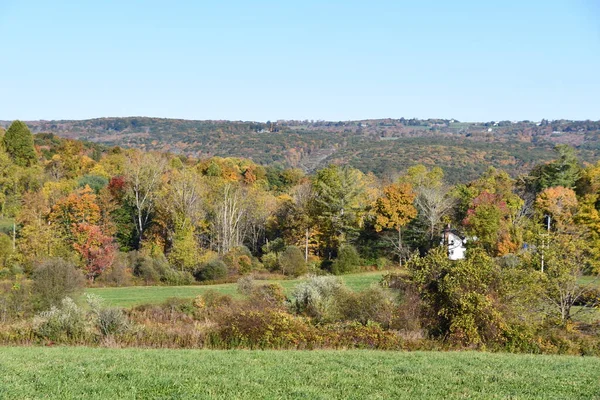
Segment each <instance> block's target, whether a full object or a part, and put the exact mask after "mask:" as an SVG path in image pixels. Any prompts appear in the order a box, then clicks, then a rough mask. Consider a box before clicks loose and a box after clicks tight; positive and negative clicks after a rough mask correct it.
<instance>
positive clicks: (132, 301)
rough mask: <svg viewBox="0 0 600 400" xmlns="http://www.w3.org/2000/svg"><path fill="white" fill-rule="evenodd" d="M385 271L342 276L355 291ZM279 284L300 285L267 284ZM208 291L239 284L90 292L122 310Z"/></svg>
mask: <svg viewBox="0 0 600 400" xmlns="http://www.w3.org/2000/svg"><path fill="white" fill-rule="evenodd" d="M382 274H383V272H380V271H377V272H366V273H361V274H352V275H346V276H343V277H342V279H343V280H344V282H345V283H346V285H347V286H349V287H350V288H352V289H354V290H360V289H364V288H367V287H368V286H369V285H370V284H372V283H374V282H378V281H379V280H380V278H381V275H382ZM264 282H277V283H280V284H281V285H282V286H283V287H284V289H285V290H286V292H287V293H290V291H291V290H292V288H293V287H294V286H295V285H297V284H298V282H300V281H299V280H297V279H296V280H286V281H264ZM207 290H216V291H218V292H220V293H223V294H228V295H232V296H237V295H238V293H237V284H235V283H227V284H222V285H206V286H132V287H120V288H92V289H87V290H86V292H87V293H94V294H97V295H99V296H102V297H103V298H104V299H105V300H106V304H108V305H113V306H120V307H131V306H135V305H138V304H151V303H161V302H163V301H164V300H165V299H167V298H169V297H188V298H189V297H196V296H198V295H200V294H202V293H204V292H206V291H207Z"/></svg>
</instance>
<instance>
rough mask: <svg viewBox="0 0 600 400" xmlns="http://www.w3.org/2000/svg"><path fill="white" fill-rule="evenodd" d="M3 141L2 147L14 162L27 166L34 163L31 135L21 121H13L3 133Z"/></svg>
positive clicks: (34, 156)
mask: <svg viewBox="0 0 600 400" xmlns="http://www.w3.org/2000/svg"><path fill="white" fill-rule="evenodd" d="M3 142H4V148H5V149H6V151H7V152H8V154H10V156H11V158H12V160H13V161H14V163H15V164H17V165H19V166H21V167H29V166H31V165H33V164H35V163H36V161H37V155H36V154H35V148H34V147H33V135H32V134H31V131H30V130H29V128H28V127H27V125H25V124H24V123H23V122H21V121H14V122H13V123H12V124H11V125H10V127H9V128H8V130H7V131H6V133H5V134H4V138H3Z"/></svg>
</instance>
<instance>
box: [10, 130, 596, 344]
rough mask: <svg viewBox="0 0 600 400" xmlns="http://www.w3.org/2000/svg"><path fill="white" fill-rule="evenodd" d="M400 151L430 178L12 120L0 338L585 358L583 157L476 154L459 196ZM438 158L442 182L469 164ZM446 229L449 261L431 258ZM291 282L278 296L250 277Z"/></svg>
mask: <svg viewBox="0 0 600 400" xmlns="http://www.w3.org/2000/svg"><path fill="white" fill-rule="evenodd" d="M114 129H115V130H116V129H117V127H114ZM253 129H254V128H253ZM255 129H259V130H264V129H266V130H267V131H268V133H269V134H278V133H277V132H275V130H276V128H274V125H273V124H270V125H268V126H267V127H266V128H263V127H256V128H255ZM550 129H554V128H550ZM586 129H587V128H586ZM593 129H596V128H593ZM271 131H273V132H271ZM410 140H412V141H414V142H415V143H416V144H418V145H419V146H420V147H421V148H422V149H423V150H422V152H423V153H426V152H428V153H429V155H428V156H429V157H431V158H432V162H433V164H431V165H430V164H429V163H425V164H426V165H425V164H423V163H419V161H421V158H422V156H421V155H420V154H417V155H415V160H414V163H413V162H412V161H413V159H412V158H410V154H409V153H400V154H401V157H402V165H403V168H401V169H399V170H398V171H396V172H395V173H386V174H378V175H377V174H374V173H372V172H363V171H361V170H360V169H357V168H355V167H353V166H351V165H347V164H346V163H344V162H343V160H344V158H342V159H340V160H337V161H338V162H337V163H333V164H329V165H327V166H324V167H321V168H318V169H316V170H315V171H314V172H313V173H310V174H307V173H306V172H305V171H304V170H302V169H301V168H292V167H285V166H284V165H283V164H275V165H260V164H257V163H256V162H254V161H252V160H250V159H246V158H236V157H216V156H213V157H204V158H202V157H201V158H197V157H193V156H189V155H185V154H183V153H172V152H171V153H169V152H157V151H147V150H140V149H135V148H129V149H127V148H122V147H118V146H107V145H104V144H99V143H94V142H90V141H80V140H76V139H69V138H61V137H59V136H56V135H54V134H52V133H36V134H35V135H33V134H32V132H31V131H30V129H29V127H28V126H27V125H26V124H25V123H23V122H21V121H14V122H12V123H11V124H10V125H9V126H8V129H6V130H1V131H0V143H1V144H0V321H1V322H2V327H1V328H0V343H7V344H11V343H13V344H15V343H16V344H21V343H45V342H47V341H52V342H60V343H78V344H82V343H84V344H98V343H105V342H106V341H107V340H110V341H112V342H113V343H118V344H119V345H121V346H150V347H165V346H166V347H168V346H179V347H212V348H233V347H250V348H265V347H267V348H339V347H343V348H347V347H360V348H363V347H368V348H377V349H416V348H418V349H437V348H448V347H451V348H454V347H456V348H465V347H466V348H488V349H498V350H502V351H514V352H536V353H566V354H600V339H599V337H600V336H599V332H600V322H599V319H600V318H599V316H598V305H599V304H600V289H599V285H598V281H597V276H598V273H599V272H600V264H599V260H600V212H599V210H600V162H596V163H587V164H584V163H583V161H582V159H581V158H580V157H579V155H578V152H577V150H576V149H575V148H574V147H572V146H571V145H569V144H564V143H559V144H556V145H554V147H553V149H552V150H550V153H549V154H546V155H545V157H544V156H542V155H540V157H539V158H536V157H535V152H533V153H532V152H530V151H528V150H526V149H525V148H524V149H523V150H522V151H523V152H524V155H523V157H529V159H528V165H531V168H530V169H529V170H528V171H527V172H526V173H523V174H519V175H516V176H515V174H514V172H515V171H514V170H513V171H511V173H510V174H509V173H508V172H506V171H504V170H503V169H501V168H496V167H493V166H490V165H491V164H493V162H492V160H491V159H489V158H487V157H486V156H482V157H481V158H479V159H477V160H472V161H473V162H475V163H476V164H477V165H478V167H477V169H476V170H475V172H476V176H474V174H473V173H472V171H471V172H470V173H469V174H468V175H466V176H468V177H472V178H469V179H468V180H465V179H462V182H458V183H457V181H456V180H455V179H453V180H449V179H448V178H447V176H446V171H445V170H444V169H443V168H441V167H440V166H437V165H435V161H436V160H439V159H440V156H439V155H438V156H435V154H432V153H434V152H437V149H438V146H437V145H436V142H435V141H430V142H431V147H429V150H427V146H426V143H425V142H422V141H421V140H422V139H418V138H411V139H410ZM452 140H454V139H452ZM463 140H465V139H463ZM378 143H382V142H378ZM475 143H479V144H481V143H483V142H475ZM479 144H478V145H479ZM506 145H507V146H509V144H506ZM510 146H512V145H510ZM459 147H460V146H459ZM514 149H515V148H513V147H507V148H506V150H505V151H506V154H507V156H511V157H516V156H515V153H514V151H513V150H514ZM482 151H483V150H482ZM540 151H541V150H540ZM363 152H364V153H365V154H364V156H363V157H364V158H365V159H366V157H370V158H371V159H373V160H374V162H378V161H377V160H381V159H382V158H381V157H380V155H379V154H370V155H369V154H366V153H368V151H367V150H363ZM453 154H459V153H458V150H457V152H456V153H451V155H450V156H449V158H448V159H447V160H446V161H447V162H448V163H452V165H454V164H455V163H457V164H456V165H458V166H460V168H459V167H457V169H456V171H455V173H457V174H460V170H461V168H468V166H464V165H461V164H460V160H457V158H460V157H468V155H466V154H464V153H462V156H460V155H459V156H457V157H455V156H454V155H453ZM546 158H547V160H546ZM539 159H544V160H546V161H543V162H537V160H539ZM444 165H449V164H444ZM388 167H389V166H387V167H386V168H388ZM448 229H452V231H453V232H457V233H458V234H459V235H460V236H461V237H462V238H464V241H465V243H466V247H467V256H466V258H464V259H460V260H456V261H452V260H450V259H449V257H448V243H445V237H446V236H445V232H448ZM375 270H382V271H386V272H385V273H384V274H383V279H382V280H381V282H380V283H379V284H378V285H376V286H373V287H369V288H367V289H364V290H360V291H353V290H349V289H348V288H347V287H345V285H344V284H343V282H342V281H341V280H340V279H339V278H338V277H337V276H339V275H344V274H350V273H356V272H360V271H375ZM297 277H303V278H302V279H303V280H301V281H300V283H299V284H298V285H297V286H296V287H295V288H294V289H293V291H292V293H291V294H286V293H285V292H284V291H283V290H282V287H281V285H279V284H277V283H266V284H265V283H261V281H263V280H266V279H270V280H272V279H275V278H277V279H290V278H297ZM223 282H237V285H238V291H239V293H240V296H241V297H240V298H232V297H231V296H226V295H221V294H219V293H215V292H207V293H205V294H204V295H202V296H198V297H197V298H196V299H193V300H190V301H187V300H181V299H179V300H178V299H171V300H170V301H168V302H167V303H165V304H163V305H160V306H138V307H135V308H132V309H129V310H122V309H118V308H111V307H106V306H103V305H102V304H101V303H102V301H101V299H99V298H97V297H95V296H93V295H89V294H88V295H87V296H86V298H87V303H88V304H87V306H84V305H82V304H83V303H82V302H83V300H81V299H82V297H81V293H82V290H83V289H84V288H85V287H100V286H131V285H194V284H214V283H223ZM269 282H271V281H269Z"/></svg>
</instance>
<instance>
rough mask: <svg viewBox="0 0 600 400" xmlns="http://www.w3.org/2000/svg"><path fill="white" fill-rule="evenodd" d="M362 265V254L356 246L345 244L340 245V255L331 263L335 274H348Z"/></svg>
mask: <svg viewBox="0 0 600 400" xmlns="http://www.w3.org/2000/svg"><path fill="white" fill-rule="evenodd" d="M359 266H360V256H359V255H358V251H356V248H355V247H354V246H351V245H349V244H345V245H343V246H342V247H340V251H339V253H338V257H337V258H336V259H335V261H334V262H333V264H332V265H331V272H333V273H334V274H335V275H341V274H347V273H350V272H354V271H356V269H357V268H358V267H359Z"/></svg>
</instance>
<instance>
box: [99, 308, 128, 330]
mask: <svg viewBox="0 0 600 400" xmlns="http://www.w3.org/2000/svg"><path fill="white" fill-rule="evenodd" d="M96 326H97V327H98V330H99V331H100V333H101V334H102V335H103V336H108V335H115V334H117V333H122V332H125V331H126V330H127V328H128V326H129V321H128V320H127V317H126V316H125V314H124V313H123V310H121V309H119V308H112V307H110V308H103V309H101V310H100V311H99V312H98V321H97V325H96Z"/></svg>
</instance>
